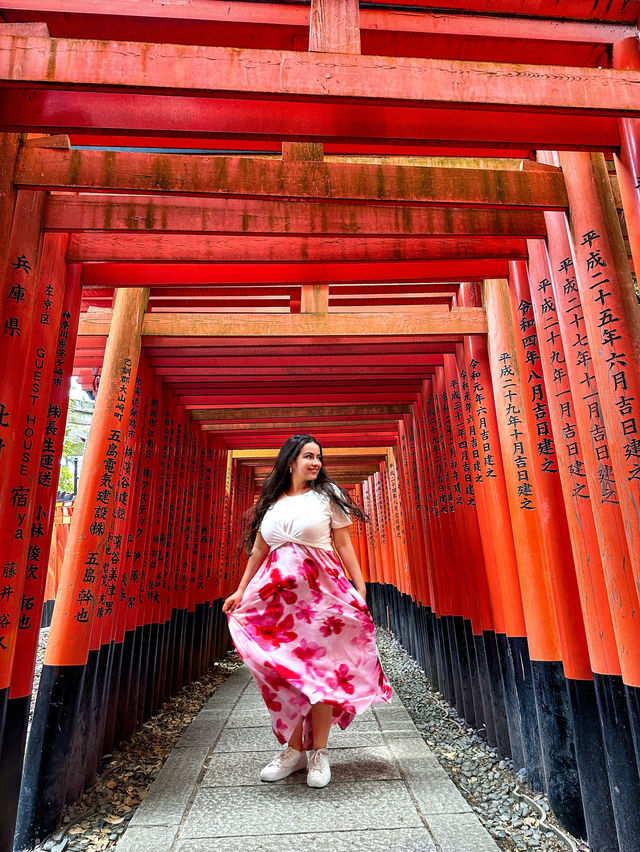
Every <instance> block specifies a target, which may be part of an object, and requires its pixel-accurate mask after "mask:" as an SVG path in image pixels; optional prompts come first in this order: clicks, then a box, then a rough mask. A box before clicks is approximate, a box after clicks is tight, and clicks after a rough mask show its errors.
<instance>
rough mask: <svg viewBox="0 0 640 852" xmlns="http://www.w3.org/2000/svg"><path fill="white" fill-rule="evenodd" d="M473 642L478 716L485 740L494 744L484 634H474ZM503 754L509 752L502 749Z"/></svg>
mask: <svg viewBox="0 0 640 852" xmlns="http://www.w3.org/2000/svg"><path fill="white" fill-rule="evenodd" d="M473 643H474V645H475V661H476V671H477V673H478V685H477V690H476V693H477V694H478V696H479V698H480V702H481V705H482V711H481V716H480V718H481V719H482V724H483V725H484V730H485V735H486V737H487V742H488V743H489V745H490V746H496V745H497V744H498V741H497V738H496V726H495V722H494V718H493V704H492V701H491V686H492V685H491V675H490V673H489V664H488V661H487V651H486V647H485V641H484V636H482V635H480V636H478V635H476V634H474V636H473ZM500 686H502V677H500ZM503 700H504V696H503ZM503 754H509V752H508V751H503Z"/></svg>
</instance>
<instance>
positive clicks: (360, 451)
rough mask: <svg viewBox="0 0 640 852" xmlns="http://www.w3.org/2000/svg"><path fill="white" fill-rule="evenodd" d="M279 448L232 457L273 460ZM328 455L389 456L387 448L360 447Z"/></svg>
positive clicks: (335, 450)
mask: <svg viewBox="0 0 640 852" xmlns="http://www.w3.org/2000/svg"><path fill="white" fill-rule="evenodd" d="M279 449H280V448H279V447H278V448H277V449H276V448H273V449H270V448H269V447H264V448H262V449H259V450H233V451H232V453H231V456H232V458H233V459H242V460H243V461H245V460H247V459H271V458H275V457H276V456H277V455H278V452H279ZM327 455H331V456H336V457H339V456H348V457H353V456H384V457H385V458H386V456H387V448H386V447H358V448H356V449H354V448H353V447H331V453H327Z"/></svg>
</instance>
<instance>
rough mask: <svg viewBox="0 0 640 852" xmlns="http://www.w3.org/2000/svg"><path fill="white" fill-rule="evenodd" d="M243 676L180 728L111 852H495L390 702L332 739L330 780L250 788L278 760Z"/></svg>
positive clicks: (260, 707)
mask: <svg viewBox="0 0 640 852" xmlns="http://www.w3.org/2000/svg"><path fill="white" fill-rule="evenodd" d="M269 721H270V720H269V714H268V712H267V710H266V708H265V706H264V702H263V701H262V698H261V697H260V693H259V692H258V689H257V687H256V686H255V683H254V681H253V680H252V678H251V677H250V675H249V672H248V670H247V668H246V667H245V666H242V667H241V668H239V669H238V670H237V671H235V672H234V673H233V674H232V675H231V676H230V677H229V678H228V679H227V680H226V681H225V683H224V684H223V685H222V686H221V687H220V688H219V689H218V690H217V692H216V693H215V695H214V696H213V697H212V698H211V699H210V701H209V703H208V704H207V705H205V707H204V709H203V710H202V711H201V713H200V714H199V715H198V716H197V717H196V718H195V719H194V721H193V722H192V723H191V725H190V726H189V727H188V728H187V730H186V731H185V733H184V734H183V735H182V738H181V739H180V741H179V742H178V744H177V746H176V748H175V749H174V751H173V752H172V753H171V755H170V756H169V758H168V759H167V761H166V763H165V765H164V767H163V768H162V771H161V772H160V774H159V775H158V777H157V778H156V780H155V781H154V783H153V785H152V787H151V789H150V790H149V793H148V794H147V796H146V798H145V799H144V801H143V802H142V804H141V805H140V807H139V808H138V810H137V811H136V813H135V816H134V817H133V819H132V820H131V822H130V824H129V827H128V828H127V830H126V832H125V834H124V835H123V837H122V839H121V840H120V842H119V844H118V846H117V852H169V851H170V850H171V852H213V850H216V852H219V850H221V849H224V850H225V852H235V850H238V852H239V850H242V851H243V852H276V850H277V852H298V850H300V852H302V850H304V852H307V850H309V849H310V848H313V849H315V850H322V852H342V850H345V852H346V851H347V850H349V852H357V850H366V852H377V850H384V852H498V847H497V846H496V844H495V843H494V841H493V840H492V839H491V837H490V836H489V834H488V833H487V831H486V830H485V829H484V828H483V826H482V824H481V823H480V822H479V820H478V818H477V816H476V815H475V814H474V813H473V812H472V811H471V809H470V807H469V805H468V804H467V803H466V802H465V800H464V799H463V798H462V796H461V795H460V793H459V792H458V790H457V788H456V787H455V785H454V784H453V783H452V781H451V780H450V778H449V776H448V775H447V774H446V772H445V771H444V769H442V767H441V766H440V764H439V763H438V761H437V760H436V758H435V757H434V755H433V753H432V752H431V751H430V749H429V747H428V746H427V745H426V743H425V742H424V740H423V739H422V737H421V736H420V734H419V733H418V731H417V730H416V728H415V726H414V724H413V722H412V721H411V718H410V717H409V715H408V713H407V712H406V710H405V709H404V707H403V706H402V704H401V702H400V701H399V699H398V697H397V696H396V695H395V694H394V696H393V703H392V704H390V705H386V704H383V705H381V704H377V705H375V706H374V708H372V709H370V710H368V711H367V712H366V713H364V714H363V715H362V716H359V717H357V718H356V719H355V720H354V721H353V722H352V723H351V725H350V726H349V728H348V729H347V730H346V731H340V730H332V733H331V736H330V738H329V749H330V759H331V770H332V780H331V783H330V784H329V786H328V787H325V788H324V789H321V790H313V789H310V788H309V787H307V785H306V777H305V773H304V772H299V773H296V774H295V775H292V776H289V778H286V779H285V780H283V781H279V782H276V783H274V784H264V783H262V782H261V781H260V780H259V778H258V773H259V772H260V769H261V768H262V766H264V764H265V763H267V762H268V761H269V760H270V759H271V757H272V756H273V755H274V754H276V753H277V752H278V750H279V748H280V747H279V745H278V743H277V741H276V739H275V737H274V735H273V733H272V732H271V728H270V726H269Z"/></svg>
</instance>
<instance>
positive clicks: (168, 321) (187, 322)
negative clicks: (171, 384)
mask: <svg viewBox="0 0 640 852" xmlns="http://www.w3.org/2000/svg"><path fill="white" fill-rule="evenodd" d="M96 313H98V312H96ZM110 322H111V311H100V312H99V313H98V316H95V314H92V313H87V314H84V315H83V316H82V317H81V319H80V328H79V331H78V334H79V335H105V334H108V333H109V327H110ZM486 330H487V323H486V316H485V313H484V311H483V310H482V308H455V309H453V310H451V311H440V310H432V311H423V312H420V311H414V312H413V313H410V314H389V315H385V314H365V313H362V314H361V313H358V314H348V313H344V314H278V315H272V314H255V315H253V314H171V313H162V314H146V315H145V318H144V322H143V324H142V334H143V335H162V336H164V337H172V336H180V337H185V336H186V337H188V336H189V335H197V336H199V337H237V336H243V335H251V336H256V337H278V336H279V335H308V336H312V337H315V336H318V337H330V336H333V335H353V336H354V337H358V336H360V335H378V334H380V335H395V334H397V335H407V334H420V335H425V336H428V335H431V334H445V335H454V336H456V337H457V336H461V335H465V334H485V333H486Z"/></svg>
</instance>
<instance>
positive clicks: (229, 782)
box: [201, 746, 401, 787]
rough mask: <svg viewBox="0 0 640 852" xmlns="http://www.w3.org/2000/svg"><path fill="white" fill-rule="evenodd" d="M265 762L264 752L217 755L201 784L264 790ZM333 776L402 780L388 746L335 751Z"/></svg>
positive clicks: (301, 779) (293, 779) (299, 777)
mask: <svg viewBox="0 0 640 852" xmlns="http://www.w3.org/2000/svg"><path fill="white" fill-rule="evenodd" d="M265 762H266V761H265V753H264V752H263V751H256V752H241V753H230V754H220V755H216V758H215V760H212V761H211V763H210V764H209V768H208V769H207V771H206V773H205V775H204V778H203V779H202V782H201V784H202V786H203V787H236V786H238V787H249V786H254V787H255V786H260V787H261V786H263V784H262V781H260V778H259V775H260V770H261V769H262V767H263V766H264V765H265ZM331 776H332V779H333V780H332V783H333V781H337V782H340V781H364V780H368V781H374V780H383V779H389V778H400V777H401V775H400V769H399V767H398V764H397V761H396V760H395V758H394V756H393V752H392V751H391V750H390V749H389V748H387V747H386V746H376V747H374V748H335V749H331ZM282 783H283V784H285V785H286V784H306V783H307V776H306V774H305V773H304V772H296V773H295V774H294V775H290V776H289V777H288V778H285V779H284V780H283V782H282Z"/></svg>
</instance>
